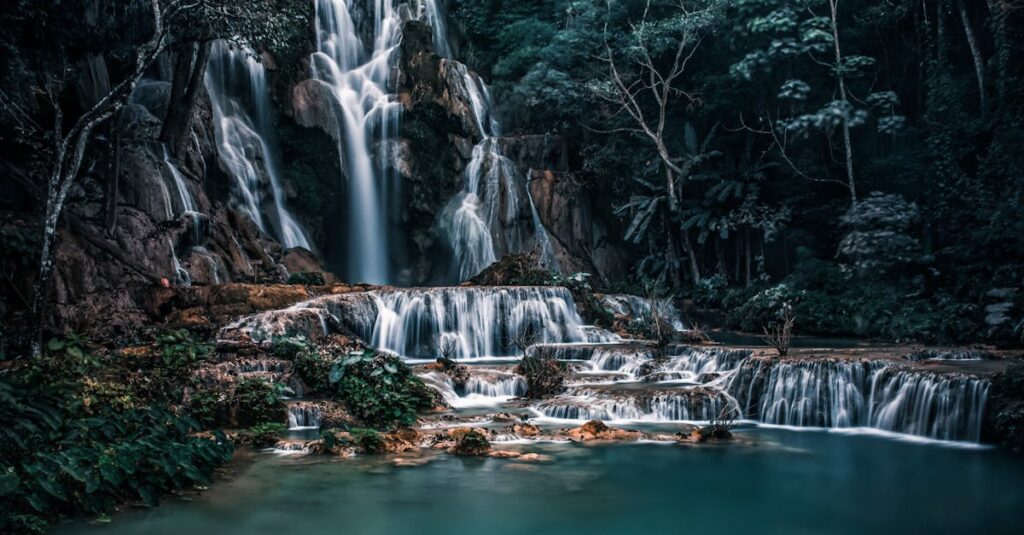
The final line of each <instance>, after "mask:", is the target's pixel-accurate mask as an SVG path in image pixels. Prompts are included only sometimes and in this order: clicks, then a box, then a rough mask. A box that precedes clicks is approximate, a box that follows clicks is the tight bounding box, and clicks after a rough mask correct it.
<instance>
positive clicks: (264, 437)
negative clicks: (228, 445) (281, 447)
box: [239, 422, 288, 448]
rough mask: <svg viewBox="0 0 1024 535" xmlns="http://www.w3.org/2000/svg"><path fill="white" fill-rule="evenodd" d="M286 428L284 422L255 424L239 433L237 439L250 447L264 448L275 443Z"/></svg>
mask: <svg viewBox="0 0 1024 535" xmlns="http://www.w3.org/2000/svg"><path fill="white" fill-rule="evenodd" d="M287 430H288V428H287V427H286V426H285V425H284V424H281V423H277V422H274V423H269V422H268V423H262V424H257V425H254V426H252V427H250V428H249V429H247V430H245V431H243V432H242V433H240V435H239V441H240V442H241V443H242V444H245V445H246V446H249V447H252V448H266V447H269V446H273V445H274V444H277V441H278V440H280V439H281V437H283V436H284V434H285V431H287Z"/></svg>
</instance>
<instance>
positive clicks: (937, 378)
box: [868, 368, 991, 442]
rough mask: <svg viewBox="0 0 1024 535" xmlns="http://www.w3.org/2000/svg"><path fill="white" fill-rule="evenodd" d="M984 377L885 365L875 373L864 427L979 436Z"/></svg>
mask: <svg viewBox="0 0 1024 535" xmlns="http://www.w3.org/2000/svg"><path fill="white" fill-rule="evenodd" d="M990 384H991V383H990V382H989V381H988V380H982V379H978V378H975V377H968V376H964V375H940V374H932V373H921V372H911V371H907V370H898V369H891V368H888V369H885V370H882V371H881V372H879V373H877V374H875V377H874V379H873V380H872V383H871V393H870V395H869V399H870V405H869V413H868V425H869V426H870V427H875V428H878V429H884V430H887V431H896V432H899V433H909V434H911V435H920V436H926V437H932V438H938V439H943V440H971V441H975V442H976V441H978V440H979V439H980V438H981V426H982V420H983V419H984V414H985V404H986V403H987V402H988V390H989V386H990Z"/></svg>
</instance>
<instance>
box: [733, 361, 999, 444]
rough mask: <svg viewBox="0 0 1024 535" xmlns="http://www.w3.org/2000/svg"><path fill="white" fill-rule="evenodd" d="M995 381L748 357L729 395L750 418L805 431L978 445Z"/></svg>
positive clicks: (882, 365) (872, 365) (891, 367)
mask: <svg viewBox="0 0 1024 535" xmlns="http://www.w3.org/2000/svg"><path fill="white" fill-rule="evenodd" d="M989 384H990V382H989V380H988V379H983V378H977V377H971V376H966V375H950V374H936V373H932V372H928V371H921V370H911V369H905V368H902V367H900V366H899V365H898V363H897V362H896V361H890V360H867V361H861V360H838V359H816V360H792V361H785V360H783V361H776V360H770V359H762V358H757V359H748V360H746V361H744V362H743V364H742V365H741V366H740V367H739V369H738V370H737V371H736V373H735V375H734V376H733V377H732V379H731V380H730V383H729V385H728V392H729V393H730V394H731V395H732V396H734V397H735V398H736V400H737V401H738V402H739V404H740V407H741V409H742V411H743V413H744V414H745V415H746V416H748V417H753V418H756V419H757V420H759V421H761V422H764V423H770V424H778V425H792V426H801V427H807V426H809V427H872V428H876V429H882V430H886V431H893V432H897V433H906V434H911V435H919V436H925V437H929V438H937V439H943V440H967V441H975V442H976V441H978V440H979V439H980V437H981V421H982V418H983V414H984V409H985V403H986V401H987V399H988V389H989Z"/></svg>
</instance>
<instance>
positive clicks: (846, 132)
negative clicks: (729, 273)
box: [748, 0, 857, 279]
mask: <svg viewBox="0 0 1024 535" xmlns="http://www.w3.org/2000/svg"><path fill="white" fill-rule="evenodd" d="M829 6H830V7H831V8H832V43H833V45H834V48H835V53H836V78H838V80H839V98H840V100H842V101H843V102H845V103H847V104H849V102H850V101H849V99H848V98H847V96H846V82H845V80H844V79H843V73H842V71H841V70H840V69H842V65H843V55H842V54H841V53H840V51H839V21H838V19H839V0H829ZM843 147H844V149H845V150H846V180H847V184H848V187H849V188H850V203H851V204H856V203H857V184H856V183H855V182H854V180H853V147H852V144H851V143H850V122H849V120H848V118H847V117H845V116H844V117H843ZM748 247H749V244H748ZM748 279H749V277H748Z"/></svg>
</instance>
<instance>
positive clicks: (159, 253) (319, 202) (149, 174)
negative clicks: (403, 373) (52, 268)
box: [0, 10, 622, 336]
mask: <svg viewBox="0 0 1024 535" xmlns="http://www.w3.org/2000/svg"><path fill="white" fill-rule="evenodd" d="M357 11H358V12H359V13H362V11H359V10H357ZM357 14H358V13H357ZM364 15H365V14H364ZM310 16H312V14H311V15H310ZM310 26H312V24H310ZM401 32H402V38H401V42H400V45H399V48H398V49H397V51H396V52H395V54H394V56H393V60H394V62H395V63H394V75H393V76H392V87H389V88H387V89H388V92H390V93H391V95H392V97H391V98H393V99H395V100H396V101H397V102H398V103H400V105H401V118H400V121H399V123H398V131H397V134H396V135H394V136H393V137H391V138H388V139H384V140H382V141H376V142H374V143H375V145H374V146H372V147H371V151H370V152H371V153H372V154H373V155H374V156H373V157H374V165H376V166H379V167H380V168H382V169H384V170H385V172H386V173H388V174H390V175H393V176H396V177H398V180H399V187H398V188H397V190H396V191H393V192H390V193H391V195H392V198H389V199H388V204H387V209H386V212H387V213H386V224H387V225H388V226H389V227H390V229H391V230H390V233H391V235H392V236H391V239H390V241H391V244H390V247H389V249H390V250H389V252H388V254H389V256H390V262H391V264H392V265H393V266H396V267H395V268H394V273H393V277H392V279H393V280H394V282H395V283H397V284H401V285H425V284H437V283H448V282H451V277H452V260H451V258H452V255H453V252H452V245H451V243H450V237H449V236H445V235H444V230H443V228H444V224H443V221H442V220H443V219H444V218H445V217H450V213H449V214H448V215H447V216H446V214H445V210H446V208H448V207H449V206H451V205H452V203H453V202H454V200H455V199H456V198H457V196H458V195H459V194H460V192H461V191H462V190H463V188H464V186H465V183H466V181H467V177H466V169H467V166H468V165H469V164H470V163H471V162H472V161H474V147H477V148H479V146H480V145H482V144H485V143H489V144H490V145H488V147H490V149H489V150H492V151H493V155H492V156H491V157H490V159H485V160H479V159H478V160H477V161H478V166H480V167H483V170H482V171H480V170H479V169H478V172H482V173H484V174H487V173H492V174H493V173H497V174H498V175H501V176H499V177H497V179H496V180H497V182H495V183H493V184H487V183H483V182H485V181H482V185H481V188H482V189H483V190H484V191H482V192H481V195H486V194H490V195H491V196H492V197H493V199H494V200H493V201H492V202H493V203H494V206H495V208H494V210H495V212H500V213H501V214H502V215H501V216H500V217H497V216H496V217H495V221H494V222H492V227H491V232H492V234H493V235H494V236H493V239H494V243H495V244H496V245H495V252H496V256H497V258H496V259H499V258H500V257H501V256H502V255H504V254H506V253H515V252H522V251H526V250H539V249H540V248H541V246H542V244H541V242H540V238H539V237H538V236H539V234H538V233H537V231H536V228H537V222H538V219H539V223H541V224H542V225H543V226H544V227H545V228H546V229H547V231H546V235H547V236H549V238H550V239H549V240H548V239H545V241H550V242H551V243H550V248H551V249H552V251H553V255H554V257H555V258H556V259H557V263H558V265H559V266H560V268H561V269H562V270H563V271H566V272H575V271H587V272H591V273H594V274H595V275H597V276H598V277H599V278H605V277H606V276H607V275H608V274H610V273H616V272H618V270H620V269H621V265H622V259H621V256H620V255H618V253H617V252H616V251H615V250H614V247H613V246H612V245H611V244H610V242H609V240H608V239H607V231H606V230H605V227H604V226H603V225H602V224H601V223H600V222H599V221H598V220H597V219H598V218H595V217H594V212H593V210H592V209H591V201H590V199H588V198H587V197H586V195H585V194H584V193H583V192H582V191H581V188H580V187H579V186H578V185H576V184H575V183H574V182H573V180H572V176H571V173H569V166H568V163H567V157H566V151H565V144H564V143H563V142H562V140H560V139H558V138H554V137H550V136H546V135H522V136H509V137H501V136H500V135H497V133H496V132H492V131H490V130H491V128H490V126H489V124H488V123H489V122H490V121H492V120H493V119H492V118H490V117H489V116H488V117H484V118H481V116H480V114H481V105H480V102H479V97H480V95H479V94H477V93H474V92H478V91H479V90H480V88H481V87H483V84H482V81H480V80H479V79H478V78H477V77H476V75H475V74H473V73H471V72H469V71H467V68H466V66H465V65H463V64H461V63H459V62H458V61H455V60H454V59H450V58H445V57H442V56H440V55H439V54H438V53H437V52H436V50H437V46H435V43H434V41H433V39H434V36H433V35H432V29H431V27H430V26H429V25H428V24H427V22H426V21H425V20H420V19H418V18H417V17H414V16H411V15H409V14H408V13H406V14H405V15H403V19H402V27H401ZM310 45H312V43H310ZM312 52H313V50H312V46H310V49H309V50H293V51H291V52H290V54H291V56H290V57H288V58H273V57H271V56H270V55H269V54H267V53H263V54H262V55H261V56H262V57H260V58H259V63H260V65H261V67H260V69H265V74H266V76H267V78H268V81H267V83H266V87H268V88H269V89H267V93H268V96H267V98H268V99H269V100H268V102H269V103H270V107H271V108H272V110H270V111H269V113H270V121H271V122H272V125H273V131H274V133H275V135H276V139H275V143H276V146H275V147H274V149H273V151H274V157H276V158H277V159H278V161H279V162H280V163H279V165H278V166H277V167H278V168H279V172H278V173H277V174H278V176H277V181H278V182H279V183H280V184H279V185H278V186H279V187H280V190H281V191H282V192H283V193H282V196H283V202H284V204H285V205H287V206H288V207H289V209H290V210H291V213H292V214H294V216H295V219H296V220H297V221H298V223H299V224H300V225H301V227H302V228H303V229H304V230H305V233H306V235H307V236H308V239H309V243H310V248H312V249H314V250H316V251H317V253H318V254H313V253H309V252H308V251H307V252H304V253H301V252H296V253H292V254H286V253H287V252H286V251H285V250H284V248H283V247H282V245H281V244H280V243H278V241H277V240H275V238H274V237H273V236H271V235H269V234H268V232H264V231H262V230H260V228H261V227H263V228H268V231H269V227H267V224H266V221H272V220H270V219H267V218H266V217H264V219H265V221H264V222H262V223H259V224H258V223H257V222H256V221H254V219H253V211H252V210H253V209H252V206H256V207H260V209H266V207H267V206H268V204H272V202H273V199H271V198H269V197H268V195H267V193H266V191H267V189H268V188H269V187H270V185H271V182H272V181H273V180H272V178H271V177H270V175H269V173H268V169H269V163H268V162H269V159H270V158H271V154H270V153H268V152H267V151H268V150H270V149H268V145H266V144H264V143H263V141H264V140H263V139H261V138H260V137H259V136H258V133H257V134H254V133H253V132H252V131H248V130H245V129H242V130H241V131H239V132H237V133H236V134H237V137H238V138H239V139H238V140H237V142H236V143H235V146H234V147H233V149H234V150H235V151H236V153H234V154H232V153H228V152H225V151H226V150H227V149H226V148H225V146H224V140H223V138H224V136H225V135H226V134H225V132H224V131H223V129H224V125H223V124H222V122H223V115H224V114H225V110H224V109H223V107H224V106H225V105H235V104H233V103H232V101H231V100H230V99H228V100H225V95H221V94H219V93H218V94H212V93H208V92H207V90H206V89H205V88H204V89H201V90H200V96H199V99H198V100H199V103H198V105H197V106H196V109H195V110H194V114H193V117H192V122H191V125H192V126H191V133H190V142H189V143H188V146H187V148H186V150H185V151H184V153H182V154H179V155H177V157H172V156H171V155H170V154H169V153H168V151H167V150H166V148H165V147H164V146H163V144H162V143H160V142H159V141H158V138H159V134H160V130H161V127H162V124H163V118H164V117H165V116H166V114H167V110H168V107H169V100H170V93H171V82H169V81H168V80H170V79H171V78H172V77H173V72H172V71H173V69H172V65H173V58H172V57H171V56H170V55H169V54H168V55H167V57H164V58H162V59H161V60H160V61H159V62H157V64H155V65H154V66H153V67H152V68H151V70H150V72H149V73H148V74H147V77H146V78H145V79H144V80H143V81H142V82H141V83H140V84H139V86H138V88H137V90H136V91H135V92H134V94H133V95H132V97H131V100H130V102H129V104H128V105H126V106H125V107H123V108H122V109H121V111H120V113H119V115H118V118H117V121H116V123H115V124H114V125H113V128H111V129H110V130H109V131H108V132H106V133H104V134H101V135H98V136H97V137H96V139H95V140H94V141H93V144H92V145H91V147H90V150H89V151H88V153H87V161H86V163H85V165H83V172H82V173H81V176H80V177H79V180H78V184H77V186H76V187H75V189H74V190H73V191H72V193H71V195H70V197H69V200H68V203H67V209H66V211H65V213H64V215H63V218H62V225H61V227H60V229H59V233H58V238H59V239H58V245H57V248H56V276H55V279H54V287H53V288H52V299H53V301H54V303H55V307H54V311H55V313H54V315H53V318H52V323H53V325H51V327H53V328H54V329H57V330H75V331H78V332H81V333H84V334H96V335H101V336H106V335H127V334H129V333H131V332H132V330H133V329H135V328H137V327H138V326H140V325H142V324H144V323H146V321H147V318H148V316H147V313H146V312H145V301H146V299H147V296H148V295H150V293H151V291H152V288H153V287H154V286H175V285H178V286H182V285H189V284H191V285H196V286H207V285H214V284H219V283H227V282H252V281H259V282H283V281H284V280H286V279H287V278H288V276H289V274H290V273H292V272H295V271H297V270H302V271H306V270H319V269H322V268H321V267H320V266H319V265H318V260H317V259H316V256H320V257H322V258H323V259H324V260H325V261H326V265H327V266H328V267H330V268H332V270H337V272H339V273H340V272H341V268H340V266H343V265H344V263H345V261H346V257H347V256H349V255H350V253H349V252H348V251H347V250H346V247H345V243H346V240H347V233H348V232H349V229H348V228H347V227H346V224H345V218H346V213H345V212H346V210H347V207H348V206H349V205H350V204H349V199H348V198H347V196H348V195H349V193H348V191H349V189H348V183H349V178H350V177H346V176H345V174H344V172H343V171H342V168H343V167H344V158H343V157H341V156H339V154H338V146H339V143H342V144H343V143H344V142H345V139H344V138H345V135H346V134H345V132H344V128H342V127H341V126H340V125H339V124H338V119H337V117H338V115H337V109H336V108H337V106H338V103H337V101H336V100H335V96H334V95H333V94H332V92H331V91H332V88H331V87H329V86H328V85H326V84H325V83H324V82H323V81H320V80H316V79H312V78H311V77H310V75H309V73H310V70H311V66H310V58H311V56H310V54H312ZM282 60H283V61H286V62H287V64H286V65H282V64H281V61H282ZM108 61H112V60H110V59H105V58H104V57H103V56H102V55H94V56H89V57H88V58H87V60H85V61H82V62H80V64H79V65H78V68H77V71H76V73H77V74H76V79H75V80H74V81H73V82H72V83H71V84H69V87H70V88H71V89H70V91H72V92H73V93H74V98H75V99H76V100H77V101H78V102H77V106H78V107H79V108H83V109H84V108H86V107H88V106H89V105H91V103H93V102H95V101H96V100H97V99H98V98H99V96H100V95H102V94H103V93H105V91H107V90H109V87H110V85H111V76H110V75H109V74H108V71H109V72H114V71H116V70H117V69H118V67H117V65H114V64H108ZM211 65H213V64H211ZM211 68H213V67H211ZM484 90H486V89H485V88H484ZM228 96H229V97H231V98H235V97H233V96H231V95H228ZM241 100H245V99H244V98H243V99H241ZM245 104H247V105H250V106H251V105H252V103H245ZM488 105H489V103H488ZM485 109H486V108H485ZM486 113H487V114H489V113H490V112H489V110H488V111H486ZM218 121H221V123H218ZM247 126H249V127H252V128H256V126H257V125H253V124H248V125H247ZM219 129H220V130H219ZM492 136H495V137H492ZM477 157H478V158H479V156H478V155H477ZM239 158H241V159H242V160H244V161H243V162H242V163H243V164H245V165H248V166H250V167H251V168H252V171H251V177H252V182H253V184H252V187H253V188H254V190H255V191H256V198H255V200H251V203H252V206H250V207H247V206H246V205H245V201H246V198H245V195H244V193H245V192H240V191H239V183H240V182H239V179H238V166H239V161H238V159H239ZM0 160H3V162H2V163H3V164H4V166H5V169H7V170H10V171H11V172H18V173H27V171H26V169H27V167H26V169H22V168H20V167H19V166H21V165H24V164H22V163H21V160H19V159H18V158H6V157H4V158H0ZM481 161H482V163H479V162H481ZM23 182H24V181H23ZM487 188H490V191H489V192H487V191H486V190H487ZM5 189H7V186H5ZM15 190H16V191H17V192H20V191H21V190H20V189H19V188H15ZM38 194H39V192H36V193H35V195H36V196H37V197H38ZM527 194H529V196H527ZM531 197H532V202H531ZM111 200H113V202H111ZM23 204H27V203H23ZM448 209H449V210H450V208H448ZM534 214H535V215H534ZM24 220H31V216H26V217H25V218H24ZM4 221H5V225H6V224H7V223H6V222H9V221H10V218H9V217H7V216H6V215H5V217H4ZM271 224H276V223H274V222H272V223H271ZM26 232H27V233H29V234H31V232H32V231H31V230H28V231H26ZM31 275H32V274H31V270H26V271H25V273H22V274H20V275H19V277H20V278H18V277H16V279H17V280H15V282H14V284H13V286H15V287H18V288H20V289H21V290H22V293H26V292H25V290H27V288H28V287H29V286H30V284H29V282H30V280H31ZM26 295H27V293H26ZM8 302H11V300H8ZM8 308H11V307H8Z"/></svg>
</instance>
